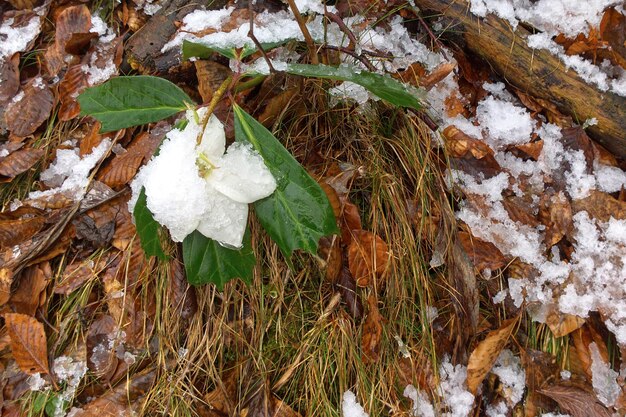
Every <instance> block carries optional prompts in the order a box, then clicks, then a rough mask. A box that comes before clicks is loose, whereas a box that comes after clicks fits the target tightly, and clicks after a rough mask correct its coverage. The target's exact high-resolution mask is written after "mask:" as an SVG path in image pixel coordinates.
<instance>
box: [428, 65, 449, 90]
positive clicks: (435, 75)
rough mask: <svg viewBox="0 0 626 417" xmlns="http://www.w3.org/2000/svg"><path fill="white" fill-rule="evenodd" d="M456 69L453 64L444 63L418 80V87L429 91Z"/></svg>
mask: <svg viewBox="0 0 626 417" xmlns="http://www.w3.org/2000/svg"><path fill="white" fill-rule="evenodd" d="M454 68H456V63H455V62H444V63H443V64H440V65H439V66H437V68H435V69H433V70H432V71H431V72H429V73H428V74H427V75H425V76H423V77H421V78H420V80H419V85H420V86H421V87H423V88H425V89H426V90H430V89H431V88H432V87H433V86H434V85H435V84H437V83H438V82H439V81H441V80H443V79H444V78H446V77H447V76H448V75H449V74H450V73H451V72H452V71H453V70H454Z"/></svg>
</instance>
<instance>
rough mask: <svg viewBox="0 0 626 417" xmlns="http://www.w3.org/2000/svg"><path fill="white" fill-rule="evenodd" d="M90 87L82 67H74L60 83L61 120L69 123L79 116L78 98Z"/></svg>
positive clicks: (70, 68)
mask: <svg viewBox="0 0 626 417" xmlns="http://www.w3.org/2000/svg"><path fill="white" fill-rule="evenodd" d="M88 86H89V83H88V82H87V74H85V72H84V71H83V69H82V65H72V66H71V67H69V69H68V70H67V72H66V73H65V76H64V77H63V79H62V80H61V82H60V83H59V101H60V102H61V107H60V108H59V120H61V121H67V120H71V119H73V118H74V117H76V116H78V114H79V113H80V106H79V105H78V102H77V101H76V97H78V95H79V94H80V93H81V92H82V91H83V90H84V89H85V88H87V87H88Z"/></svg>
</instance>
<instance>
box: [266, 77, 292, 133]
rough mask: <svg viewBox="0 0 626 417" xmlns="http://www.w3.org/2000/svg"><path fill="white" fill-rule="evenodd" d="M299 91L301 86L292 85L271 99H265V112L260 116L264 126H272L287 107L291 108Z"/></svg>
mask: <svg viewBox="0 0 626 417" xmlns="http://www.w3.org/2000/svg"><path fill="white" fill-rule="evenodd" d="M299 93H300V88H299V87H292V88H289V89H287V90H285V91H282V92H281V93H279V94H278V95H276V96H274V97H272V98H270V99H269V100H265V103H266V105H265V108H264V109H263V112H262V113H261V114H260V115H259V117H258V120H259V122H261V123H262V124H263V126H265V127H267V128H271V127H272V125H273V124H274V123H275V122H276V120H278V118H279V117H280V115H281V114H282V113H283V112H284V111H285V109H286V108H289V104H290V103H291V101H292V100H293V99H294V97H296V96H297V95H298V94H299Z"/></svg>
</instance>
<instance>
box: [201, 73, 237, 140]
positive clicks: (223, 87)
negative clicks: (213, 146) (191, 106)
mask: <svg viewBox="0 0 626 417" xmlns="http://www.w3.org/2000/svg"><path fill="white" fill-rule="evenodd" d="M232 81H233V76H232V75H229V76H228V78H226V79H225V80H224V81H223V82H222V84H221V85H220V87H219V88H218V89H217V91H216V92H215V94H213V97H212V98H211V101H210V102H209V105H208V108H207V112H206V114H205V115H204V119H203V120H202V129H200V133H199V134H198V137H197V138H196V144H197V145H200V142H202V136H203V135H204V129H206V125H207V124H208V123H209V119H210V118H211V115H212V114H213V111H214V110H215V107H217V103H219V101H220V99H221V98H222V97H223V96H224V93H226V91H227V90H228V88H229V87H230V84H231V82H232Z"/></svg>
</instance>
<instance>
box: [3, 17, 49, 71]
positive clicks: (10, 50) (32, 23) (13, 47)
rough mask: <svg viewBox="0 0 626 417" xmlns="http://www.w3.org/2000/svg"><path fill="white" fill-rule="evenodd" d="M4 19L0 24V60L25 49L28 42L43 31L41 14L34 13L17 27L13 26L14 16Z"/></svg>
mask: <svg viewBox="0 0 626 417" xmlns="http://www.w3.org/2000/svg"><path fill="white" fill-rule="evenodd" d="M36 10H37V9H36ZM3 20H4V21H3V22H2V25H1V26H0V60H4V59H8V58H11V56H13V54H14V53H16V52H22V51H25V50H26V48H27V47H28V44H29V43H31V42H32V41H34V40H35V38H37V36H39V32H40V31H41V16H39V15H38V14H34V15H33V16H32V17H31V18H30V19H28V20H26V21H24V22H22V23H21V24H20V25H19V26H17V27H13V25H14V24H15V19H14V18H13V17H10V18H8V19H3Z"/></svg>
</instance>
